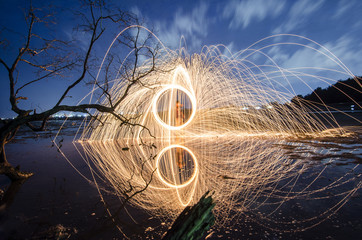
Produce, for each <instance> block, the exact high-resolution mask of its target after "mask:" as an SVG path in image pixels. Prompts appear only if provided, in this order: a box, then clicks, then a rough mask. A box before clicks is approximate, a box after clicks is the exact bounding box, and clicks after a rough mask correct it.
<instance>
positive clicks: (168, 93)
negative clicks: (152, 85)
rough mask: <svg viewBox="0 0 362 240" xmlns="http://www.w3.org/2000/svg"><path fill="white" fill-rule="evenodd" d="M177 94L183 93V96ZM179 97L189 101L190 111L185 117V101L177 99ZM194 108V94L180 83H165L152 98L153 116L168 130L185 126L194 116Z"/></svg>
mask: <svg viewBox="0 0 362 240" xmlns="http://www.w3.org/2000/svg"><path fill="white" fill-rule="evenodd" d="M179 95H184V97H179ZM179 98H183V99H185V101H186V102H189V103H191V112H188V114H187V115H188V117H187V118H186V117H185V116H184V115H185V112H184V108H185V107H186V106H184V104H185V103H182V101H179V100H178V99H179ZM160 107H161V108H160ZM195 109H196V98H195V96H193V95H192V94H191V93H190V92H189V91H188V90H187V89H186V88H184V87H182V86H180V85H176V84H172V85H166V86H165V87H164V88H162V89H161V90H160V91H159V92H158V93H157V94H156V95H155V97H154V98H153V104H152V112H153V116H154V117H155V119H156V121H157V122H158V123H159V124H161V125H162V126H163V127H165V128H167V129H169V130H179V129H181V128H184V127H186V126H187V125H188V124H189V123H190V122H191V121H192V119H193V118H194V116H195V113H196V111H195ZM160 115H161V116H163V117H162V118H161V117H160Z"/></svg>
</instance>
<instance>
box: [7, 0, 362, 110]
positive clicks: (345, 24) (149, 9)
mask: <svg viewBox="0 0 362 240" xmlns="http://www.w3.org/2000/svg"><path fill="white" fill-rule="evenodd" d="M27 3H28V1H24V0H14V1H11V2H10V1H5V0H0V11H1V12H0V22H1V25H2V26H4V25H6V26H7V27H8V28H12V29H16V31H19V32H21V30H22V29H23V28H24V26H25V25H24V22H23V13H22V11H21V8H22V7H25V6H26V4H27ZM47 3H51V4H54V5H56V6H57V7H58V8H64V9H71V8H76V7H77V3H76V2H75V1H70V0H65V1H60V0H59V1H47ZM113 3H114V4H115V5H118V6H119V7H120V8H121V9H123V10H127V11H131V12H133V13H135V14H136V15H137V16H138V17H139V18H142V19H144V22H145V26H146V27H148V28H150V29H153V30H154V32H155V33H156V35H157V36H158V37H159V38H160V39H161V40H162V41H163V43H164V44H165V45H166V46H167V47H169V48H171V49H176V48H178V47H179V46H180V39H181V36H184V38H185V41H186V47H187V49H188V51H189V53H199V52H200V51H201V49H202V47H203V46H204V45H216V44H223V45H225V46H227V47H228V48H229V49H230V50H231V51H232V52H237V51H240V50H243V49H245V48H247V47H248V46H250V45H251V44H253V43H254V42H256V41H258V40H260V39H262V38H265V37H268V36H270V35H274V34H280V33H285V34H297V35H301V36H304V37H307V38H310V39H312V40H314V41H316V42H318V43H320V44H322V45H324V46H326V47H327V48H328V49H329V50H331V52H333V53H334V54H335V55H336V56H337V57H338V58H339V59H340V60H341V61H342V62H343V63H344V64H345V65H346V66H347V67H348V68H349V69H350V70H351V71H352V73H353V74H355V75H358V76H360V75H362V62H361V56H362V34H361V32H362V31H361V30H362V18H361V16H360V13H361V12H362V1H359V0H341V1H337V0H296V1H292V0H290V1H287V0H242V1H240V0H225V1H217V0H210V1H197V0H193V1H190V0H185V1H166V0H159V1H157V0H154V1H145V0H143V1H142V0H133V1H130V0H127V1H113ZM33 4H34V5H42V4H44V1H36V0H34V1H33ZM58 21H59V22H60V24H58V25H57V29H56V33H55V34H56V36H57V37H60V38H67V37H68V38H69V37H70V36H71V34H72V27H73V23H74V19H72V18H70V17H68V16H65V17H64V18H63V17H62V16H61V15H60V16H59V17H58ZM42 31H46V30H42ZM1 37H2V38H3V37H5V38H7V39H8V40H9V41H10V42H11V43H16V42H17V41H20V40H19V39H20V37H19V35H17V34H11V33H9V32H6V31H2V32H1ZM85 38H86V36H77V41H78V42H79V46H80V47H82V44H86V43H85V42H83V39H85ZM284 41H285V40H284ZM104 45H108V43H106V42H105V43H104ZM182 46H185V44H182ZM83 47H84V46H83ZM15 50H16V48H14V51H15ZM0 53H1V57H2V58H5V59H7V60H10V57H11V56H10V55H6V56H5V55H4V54H7V53H4V51H1V52H0ZM13 53H14V52H13ZM268 54H269V55H270V56H272V57H273V58H274V59H277V60H278V64H279V65H280V66H284V67H294V66H299V65H300V66H303V64H306V63H309V65H313V66H315V67H325V66H326V63H325V62H324V61H323V60H322V59H321V58H320V57H318V56H317V55H316V54H310V53H308V51H306V50H301V49H299V50H297V49H294V48H288V47H275V48H273V49H270V51H269V52H268ZM0 75H1V82H0V87H1V97H0V101H1V103H2V104H1V107H0V117H4V116H5V117H9V116H13V114H12V113H11V111H10V105H9V104H8V82H7V79H6V72H5V71H4V68H3V67H2V66H1V68H0ZM338 77H339V76H337V75H336V78H337V79H336V80H338ZM65 83H69V82H67V81H65ZM65 83H64V81H53V82H52V81H51V80H48V81H47V82H46V84H44V85H42V86H41V87H39V86H35V87H33V88H29V89H27V90H26V91H25V92H24V94H25V95H27V96H30V98H29V100H28V101H27V103H26V104H27V106H31V107H33V108H39V109H46V108H47V107H50V106H51V104H54V103H53V102H54V101H55V100H56V97H57V94H58V92H57V90H58V91H59V92H60V90H61V89H64V87H65V86H66V85H65ZM45 85H46V86H45ZM310 85H311V86H312V87H313V88H315V87H317V86H318V83H315V84H314V85H313V83H310ZM39 89H40V90H41V93H40V94H39ZM87 91H88V89H85V90H84V89H83V90H81V89H79V90H75V92H74V93H73V94H74V96H76V97H74V98H73V99H70V100H69V101H70V102H69V103H73V102H72V101H75V99H79V98H80V97H81V96H83V95H85V94H86V93H87ZM297 93H298V92H297ZM300 93H302V94H306V93H307V92H306V91H305V90H303V92H300ZM44 99H47V100H46V101H44Z"/></svg>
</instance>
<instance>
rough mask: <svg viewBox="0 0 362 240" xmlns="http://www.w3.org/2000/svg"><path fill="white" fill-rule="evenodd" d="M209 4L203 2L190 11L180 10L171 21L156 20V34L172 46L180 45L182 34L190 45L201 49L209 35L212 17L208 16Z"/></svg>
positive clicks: (167, 44)
mask: <svg viewBox="0 0 362 240" xmlns="http://www.w3.org/2000/svg"><path fill="white" fill-rule="evenodd" d="M208 8H209V6H208V5H207V4H206V3H205V2H202V3H200V4H199V5H198V6H197V7H196V8H194V9H193V10H192V11H191V12H190V13H185V12H184V11H183V9H180V10H178V11H177V12H176V13H175V15H174V17H173V20H172V21H171V22H166V21H162V22H161V21H156V23H155V26H156V34H157V35H158V37H159V38H160V39H161V41H162V42H163V43H164V44H165V45H166V46H168V47H170V48H178V47H179V46H180V40H181V36H184V37H185V40H186V44H187V46H188V47H190V48H193V49H198V50H199V49H200V48H201V43H202V40H201V39H203V38H205V37H207V35H208V28H209V25H210V23H211V21H212V20H211V18H208V17H207V10H208Z"/></svg>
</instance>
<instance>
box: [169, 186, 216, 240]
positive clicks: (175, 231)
mask: <svg viewBox="0 0 362 240" xmlns="http://www.w3.org/2000/svg"><path fill="white" fill-rule="evenodd" d="M208 194H209V192H206V193H205V194H204V195H203V196H202V197H201V198H200V200H199V202H198V203H196V204H195V205H194V206H187V207H186V208H185V209H184V210H183V211H182V212H181V214H180V215H179V216H178V217H177V218H176V220H175V222H174V223H173V224H172V226H171V228H170V229H169V230H168V231H167V233H166V234H165V236H164V237H163V238H162V239H163V240H186V239H187V240H196V239H201V238H202V237H203V236H204V235H205V233H206V232H207V231H208V230H209V229H210V228H211V227H212V226H213V225H214V222H215V216H214V214H213V212H212V209H213V208H214V206H215V203H214V202H213V200H212V197H211V196H207V195H208Z"/></svg>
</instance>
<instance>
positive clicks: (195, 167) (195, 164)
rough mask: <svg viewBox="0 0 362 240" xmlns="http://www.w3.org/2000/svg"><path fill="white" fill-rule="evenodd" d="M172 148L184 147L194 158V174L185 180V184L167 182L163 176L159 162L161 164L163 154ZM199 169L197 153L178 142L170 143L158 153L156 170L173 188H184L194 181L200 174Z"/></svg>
mask: <svg viewBox="0 0 362 240" xmlns="http://www.w3.org/2000/svg"><path fill="white" fill-rule="evenodd" d="M172 148H182V149H184V150H185V151H187V152H188V153H189V154H190V155H191V157H192V159H193V160H194V172H193V173H192V176H191V177H190V178H189V179H188V180H187V181H186V182H184V183H183V184H178V185H176V184H171V183H169V182H167V181H166V180H165V179H164V178H163V177H162V174H161V172H160V168H159V164H160V159H161V157H162V156H163V154H165V153H166V152H167V151H168V150H170V149H172ZM198 171H199V165H198V163H197V158H196V156H195V154H194V153H193V152H192V151H191V150H190V149H188V148H187V147H185V146H182V145H178V144H173V145H170V146H168V147H165V148H164V149H162V151H161V152H160V153H159V154H158V157H157V159H156V172H157V175H158V177H159V179H160V180H161V181H162V182H163V183H164V184H165V185H167V186H169V187H171V188H176V189H178V188H183V187H186V186H187V185H189V184H190V183H191V182H192V181H194V179H195V178H196V176H197V175H198Z"/></svg>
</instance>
